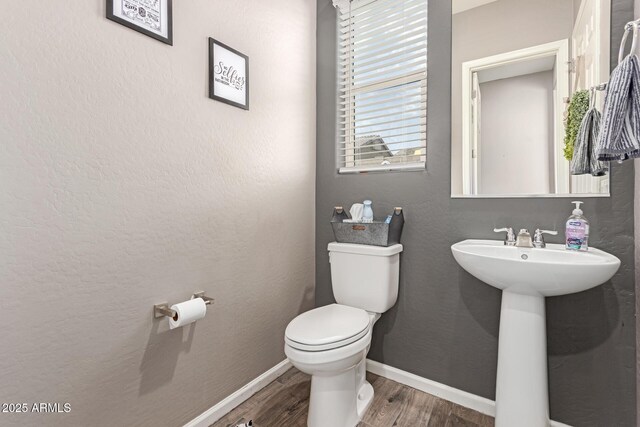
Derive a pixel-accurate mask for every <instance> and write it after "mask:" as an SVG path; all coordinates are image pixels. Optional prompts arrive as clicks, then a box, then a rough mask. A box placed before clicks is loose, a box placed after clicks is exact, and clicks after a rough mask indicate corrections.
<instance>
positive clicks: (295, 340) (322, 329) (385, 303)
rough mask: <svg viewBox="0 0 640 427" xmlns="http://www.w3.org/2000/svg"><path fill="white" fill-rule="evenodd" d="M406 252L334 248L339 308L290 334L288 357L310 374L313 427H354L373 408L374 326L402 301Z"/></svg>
mask: <svg viewBox="0 0 640 427" xmlns="http://www.w3.org/2000/svg"><path fill="white" fill-rule="evenodd" d="M401 251H402V245H393V246H390V247H377V246H367V245H354V244H345V243H330V244H329V255H330V262H331V279H332V288H333V291H334V296H335V297H336V301H337V304H330V305H327V306H324V307H319V308H315V309H313V310H310V311H307V312H305V313H302V314H300V315H299V316H298V317H296V318H295V319H293V320H292V321H291V322H290V323H289V325H288V326H287V329H286V331H285V346H284V350H285V354H286V355H287V357H288V358H289V360H290V361H291V363H292V364H293V366H295V367H296V368H298V369H299V370H300V371H302V372H304V373H307V374H309V375H311V394H310V397H309V415H308V418H307V425H308V426H309V427H355V426H356V425H357V424H358V422H359V421H360V420H361V419H362V416H363V414H364V413H365V411H366V410H367V409H368V407H369V405H370V404H371V401H372V400H373V387H372V386H371V384H369V383H368V382H367V381H366V357H367V353H368V352H369V347H370V345H371V335H372V331H373V326H374V324H375V322H376V321H377V320H378V319H379V318H380V314H381V313H383V312H385V311H387V310H388V309H389V308H390V307H392V306H393V305H394V304H395V302H396V300H397V295H398V275H399V253H400V252H401Z"/></svg>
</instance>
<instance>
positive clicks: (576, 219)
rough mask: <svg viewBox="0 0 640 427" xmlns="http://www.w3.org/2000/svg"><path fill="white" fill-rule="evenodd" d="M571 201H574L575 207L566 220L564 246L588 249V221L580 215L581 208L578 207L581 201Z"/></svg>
mask: <svg viewBox="0 0 640 427" xmlns="http://www.w3.org/2000/svg"><path fill="white" fill-rule="evenodd" d="M571 203H575V205H576V208H575V209H574V210H573V213H572V215H571V216H570V217H569V219H568V220H567V225H566V229H565V239H566V248H567V249H569V250H573V251H586V250H588V249H589V221H587V219H586V218H585V217H584V216H582V209H580V205H581V204H582V202H578V201H575V202H571Z"/></svg>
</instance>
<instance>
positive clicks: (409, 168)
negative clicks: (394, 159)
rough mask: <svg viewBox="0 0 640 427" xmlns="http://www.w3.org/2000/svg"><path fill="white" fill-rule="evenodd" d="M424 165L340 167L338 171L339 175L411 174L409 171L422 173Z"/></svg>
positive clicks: (420, 163)
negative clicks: (370, 173) (368, 173)
mask: <svg viewBox="0 0 640 427" xmlns="http://www.w3.org/2000/svg"><path fill="white" fill-rule="evenodd" d="M425 166H426V163H425V162H419V163H406V164H402V163H398V164H390V165H380V166H354V167H342V168H339V169H338V173H339V174H354V173H367V172H397V171H404V172H411V171H424V170H425Z"/></svg>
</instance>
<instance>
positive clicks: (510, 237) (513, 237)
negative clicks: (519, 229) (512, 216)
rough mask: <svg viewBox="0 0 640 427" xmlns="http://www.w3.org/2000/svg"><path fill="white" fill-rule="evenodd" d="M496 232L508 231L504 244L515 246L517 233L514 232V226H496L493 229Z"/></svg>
mask: <svg viewBox="0 0 640 427" xmlns="http://www.w3.org/2000/svg"><path fill="white" fill-rule="evenodd" d="M493 232H494V233H503V232H506V233H507V235H506V237H505V239H504V244H505V245H506V246H515V245H516V235H515V234H513V228H511V227H506V228H494V229H493Z"/></svg>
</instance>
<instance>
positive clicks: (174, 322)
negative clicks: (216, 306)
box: [169, 298, 207, 329]
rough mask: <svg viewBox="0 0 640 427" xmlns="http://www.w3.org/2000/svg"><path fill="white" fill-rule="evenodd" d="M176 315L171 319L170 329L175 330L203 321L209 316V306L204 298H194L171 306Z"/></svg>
mask: <svg viewBox="0 0 640 427" xmlns="http://www.w3.org/2000/svg"><path fill="white" fill-rule="evenodd" d="M171 309H172V310H175V312H176V315H175V316H173V317H172V318H171V319H169V328H170V329H175V328H180V327H182V326H185V325H188V324H190V323H193V322H195V321H196V320H200V319H202V318H203V317H204V316H205V314H207V305H206V304H205V303H204V300H203V299H202V298H194V299H190V300H189V301H185V302H181V303H178V304H174V305H172V306H171Z"/></svg>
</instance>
